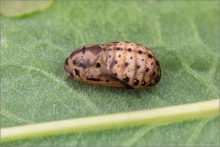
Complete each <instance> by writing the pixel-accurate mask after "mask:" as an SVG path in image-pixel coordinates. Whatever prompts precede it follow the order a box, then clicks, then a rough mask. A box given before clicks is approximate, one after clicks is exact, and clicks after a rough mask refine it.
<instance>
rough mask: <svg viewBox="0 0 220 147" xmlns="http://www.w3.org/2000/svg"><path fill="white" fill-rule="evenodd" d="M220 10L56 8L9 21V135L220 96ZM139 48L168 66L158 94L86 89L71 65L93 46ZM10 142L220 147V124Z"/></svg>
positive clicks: (115, 5)
mask: <svg viewBox="0 0 220 147" xmlns="http://www.w3.org/2000/svg"><path fill="white" fill-rule="evenodd" d="M218 14H219V5H218V2H217V1H211V2H201V1H200V2H188V1H187V2H184V1H179V2H173V1H172V2H168V1H165V2H149V1H139V2H135V1H126V2H122V1H120V2H113V1H112V2H111V1H108V2H94V1H92V2H87V1H83V2H79V1H68V2H60V1H56V2H54V4H53V5H52V6H51V7H50V8H49V9H47V10H46V11H44V12H41V13H36V14H33V15H29V16H25V17H22V18H20V19H15V18H7V17H2V18H1V61H2V62H1V87H2V91H1V98H2V99H1V113H2V115H1V127H3V128H5V127H12V126H18V125H25V124H35V123H40V122H48V121H55V120H63V119H70V118H79V117H88V116H96V115H103V114H111V113H118V112H130V111H135V110H145V109H153V108H160V107H169V106H174V105H181V104H187V103H194V102H200V101H205V100H212V99H216V98H219V21H218ZM120 40H126V41H132V42H136V43H139V44H141V45H145V46H147V47H148V48H150V49H151V50H152V51H153V52H154V53H155V54H156V56H157V58H158V59H159V61H160V63H161V68H162V78H161V81H160V82H159V83H158V85H156V86H155V87H153V88H150V89H145V90H127V89H116V88H107V87H98V86H92V85H86V84H82V83H77V82H74V81H72V80H70V79H69V78H67V77H66V75H65V73H64V70H63V64H64V60H65V58H66V57H67V56H68V55H69V54H70V53H71V52H72V51H73V50H74V49H76V48H78V47H80V46H82V45H85V44H93V43H108V42H112V41H120ZM156 124H157V122H155V125H149V124H146V125H141V126H135V127H122V128H116V129H111V130H104V131H91V132H84V133H75V134H66V135H59V136H51V137H44V138H39V139H28V140H20V141H14V142H8V143H3V145H5V146H7V145H10V146H33V145H34V146H90V145H93V146H107V145H108V146H129V145H130V146H159V145H163V146H186V145H188V146H189V145H192V146H194V145H195V146H218V145H219V132H218V131H219V117H215V118H203V119H199V120H191V121H186V122H178V123H171V124H164V125H160V126H157V125H156Z"/></svg>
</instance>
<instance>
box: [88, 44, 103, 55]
mask: <svg viewBox="0 0 220 147" xmlns="http://www.w3.org/2000/svg"><path fill="white" fill-rule="evenodd" d="M86 49H87V50H89V51H91V52H92V53H93V54H99V53H100V52H101V51H102V47H100V46H99V45H92V46H90V47H87V48H86Z"/></svg>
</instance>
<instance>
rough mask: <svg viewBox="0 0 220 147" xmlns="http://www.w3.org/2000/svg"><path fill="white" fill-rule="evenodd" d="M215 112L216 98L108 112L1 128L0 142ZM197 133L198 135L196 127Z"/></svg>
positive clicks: (164, 122) (164, 121) (163, 121)
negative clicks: (139, 109) (113, 112)
mask: <svg viewBox="0 0 220 147" xmlns="http://www.w3.org/2000/svg"><path fill="white" fill-rule="evenodd" d="M218 115H219V99H215V100H209V101H204V102H197V103H193V104H185V105H178V106H170V107H164V108H157V109H151V110H141V111H134V112H126V113H118V114H108V115H100V116H93V117H85V118H77V119H70V120H61V121H53V122H46V123H39V124H32V125H24V126H17V127H10V128H3V129H2V130H1V141H2V142H7V141H13V140H19V139H25V138H32V137H43V136H50V135H58V134H63V133H74V132H84V131H92V130H103V129H109V128H116V127H120V126H131V125H132V126H133V125H141V124H151V123H154V124H155V122H157V123H156V124H155V125H161V124H167V123H171V122H178V121H186V120H191V119H199V118H204V117H216V116H218ZM202 126H204V123H202V124H201V127H202ZM201 127H200V129H201ZM147 130H149V129H147ZM12 132H13V133H12ZM145 132H146V131H144V132H142V134H144V133H145ZM196 132H197V134H198V132H199V130H198V131H196ZM131 144H132V143H131Z"/></svg>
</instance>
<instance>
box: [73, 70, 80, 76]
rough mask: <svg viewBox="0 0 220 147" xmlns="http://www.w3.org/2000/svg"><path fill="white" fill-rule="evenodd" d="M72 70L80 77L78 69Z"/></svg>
mask: <svg viewBox="0 0 220 147" xmlns="http://www.w3.org/2000/svg"><path fill="white" fill-rule="evenodd" d="M74 71H75V75H78V76H79V77H80V73H79V70H78V69H74Z"/></svg>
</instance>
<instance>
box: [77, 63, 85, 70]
mask: <svg viewBox="0 0 220 147" xmlns="http://www.w3.org/2000/svg"><path fill="white" fill-rule="evenodd" d="M78 67H82V68H83V69H85V68H86V66H85V65H84V64H83V63H79V65H78Z"/></svg>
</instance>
